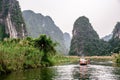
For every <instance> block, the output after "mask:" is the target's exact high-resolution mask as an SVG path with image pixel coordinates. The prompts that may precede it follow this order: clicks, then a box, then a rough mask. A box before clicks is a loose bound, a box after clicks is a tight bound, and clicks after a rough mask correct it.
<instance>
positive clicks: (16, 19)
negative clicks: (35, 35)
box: [0, 0, 27, 40]
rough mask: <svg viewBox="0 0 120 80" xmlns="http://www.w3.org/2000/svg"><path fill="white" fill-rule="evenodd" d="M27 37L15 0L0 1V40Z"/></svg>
mask: <svg viewBox="0 0 120 80" xmlns="http://www.w3.org/2000/svg"><path fill="white" fill-rule="evenodd" d="M25 36H27V32H26V27H25V23H24V20H23V17H22V12H21V9H20V6H19V2H18V1H17V0H0V39H1V40H2V39H3V38H5V37H10V38H23V37H25Z"/></svg>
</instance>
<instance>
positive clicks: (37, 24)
mask: <svg viewBox="0 0 120 80" xmlns="http://www.w3.org/2000/svg"><path fill="white" fill-rule="evenodd" d="M23 17H24V20H25V23H26V27H27V32H28V36H31V37H33V38H36V37H38V36H39V35H40V34H46V35H48V36H50V37H51V38H52V40H53V41H55V42H58V43H59V45H58V47H57V50H58V52H60V53H64V54H66V53H67V52H66V47H65V44H64V37H63V32H62V31H61V30H60V29H59V28H58V27H57V26H56V25H55V23H54V21H53V20H52V19H51V17H50V16H43V15H42V14H40V13H38V14H37V13H34V12H33V11H31V10H26V11H23Z"/></svg>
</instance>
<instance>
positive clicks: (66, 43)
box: [64, 32, 71, 51]
mask: <svg viewBox="0 0 120 80" xmlns="http://www.w3.org/2000/svg"><path fill="white" fill-rule="evenodd" d="M64 41H65V46H66V48H67V50H68V51H69V50H70V43H71V38H70V34H69V33H67V32H65V33H64Z"/></svg>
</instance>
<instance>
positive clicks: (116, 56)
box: [113, 53, 120, 65]
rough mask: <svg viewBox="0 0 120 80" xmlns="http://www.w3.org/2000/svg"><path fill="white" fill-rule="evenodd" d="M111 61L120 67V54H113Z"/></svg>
mask: <svg viewBox="0 0 120 80" xmlns="http://www.w3.org/2000/svg"><path fill="white" fill-rule="evenodd" d="M113 61H114V62H115V63H116V64H118V65H120V53H119V54H113Z"/></svg>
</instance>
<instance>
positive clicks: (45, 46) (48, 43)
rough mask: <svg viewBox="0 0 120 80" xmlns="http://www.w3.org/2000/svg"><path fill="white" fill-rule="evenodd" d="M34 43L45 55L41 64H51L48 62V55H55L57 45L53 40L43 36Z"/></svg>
mask: <svg viewBox="0 0 120 80" xmlns="http://www.w3.org/2000/svg"><path fill="white" fill-rule="evenodd" d="M34 42H35V43H34V45H35V47H36V48H38V49H39V50H40V51H42V52H43V53H44V54H43V56H42V59H41V62H45V63H46V62H47V63H51V62H50V61H49V60H48V55H53V54H54V55H55V53H56V50H55V46H56V45H57V43H53V41H52V40H51V38H50V37H47V36H46V35H41V36H40V37H39V38H37V39H35V40H34Z"/></svg>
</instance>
